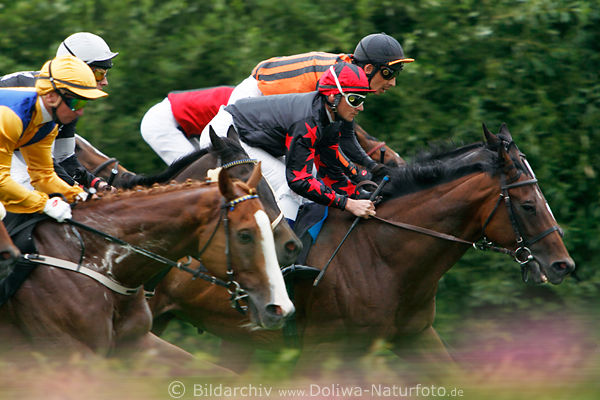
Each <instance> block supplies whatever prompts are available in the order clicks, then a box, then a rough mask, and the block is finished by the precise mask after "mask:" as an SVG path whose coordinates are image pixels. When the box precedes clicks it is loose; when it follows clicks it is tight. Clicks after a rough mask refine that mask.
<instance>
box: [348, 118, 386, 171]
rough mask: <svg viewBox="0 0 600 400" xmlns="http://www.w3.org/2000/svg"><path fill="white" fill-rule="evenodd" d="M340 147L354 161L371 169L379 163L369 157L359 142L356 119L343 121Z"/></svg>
mask: <svg viewBox="0 0 600 400" xmlns="http://www.w3.org/2000/svg"><path fill="white" fill-rule="evenodd" d="M340 148H341V150H342V152H343V153H344V154H345V155H346V156H347V157H348V158H349V159H350V160H351V161H352V162H354V163H356V164H359V165H362V166H363V167H365V168H366V169H367V170H369V171H370V170H371V169H372V168H373V167H375V165H377V163H376V162H375V160H373V159H372V158H371V157H369V156H368V155H367V153H366V152H365V150H364V149H363V148H362V147H361V145H360V144H359V143H358V139H357V138H356V133H355V132H354V121H343V122H342V131H341V136H340Z"/></svg>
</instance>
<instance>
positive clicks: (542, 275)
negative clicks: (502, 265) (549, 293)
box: [523, 260, 566, 285]
mask: <svg viewBox="0 0 600 400" xmlns="http://www.w3.org/2000/svg"><path fill="white" fill-rule="evenodd" d="M524 268H525V270H524V271H523V280H524V281H525V282H527V281H528V279H529V278H531V279H532V281H533V283H535V284H544V283H548V282H550V283H552V284H553V285H558V284H560V283H561V282H562V281H563V279H564V277H565V275H566V274H557V273H555V272H554V271H553V270H552V268H547V267H546V266H544V265H542V264H541V263H539V262H538V261H537V260H533V261H530V262H529V263H527V264H526V265H525V266H524Z"/></svg>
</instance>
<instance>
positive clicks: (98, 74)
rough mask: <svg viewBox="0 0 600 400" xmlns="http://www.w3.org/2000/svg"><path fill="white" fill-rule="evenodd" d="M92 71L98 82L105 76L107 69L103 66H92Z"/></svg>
mask: <svg viewBox="0 0 600 400" xmlns="http://www.w3.org/2000/svg"><path fill="white" fill-rule="evenodd" d="M92 71H93V72H94V78H96V82H100V81H101V80H103V79H104V78H106V75H108V70H107V69H104V68H96V67H92Z"/></svg>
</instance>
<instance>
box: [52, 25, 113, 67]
mask: <svg viewBox="0 0 600 400" xmlns="http://www.w3.org/2000/svg"><path fill="white" fill-rule="evenodd" d="M117 54H119V53H113V52H112V51H110V48H109V47H108V45H107V44H106V42H105V41H104V39H102V38H101V37H100V36H98V35H94V34H93V33H89V32H77V33H74V34H72V35H71V36H69V37H68V38H66V39H65V40H63V42H62V43H61V44H60V46H58V50H57V51H56V56H57V57H58V56H75V57H77V58H79V59H81V60H83V61H84V62H85V63H86V64H94V65H96V66H98V67H102V68H110V67H112V61H111V59H112V58H114V57H116V56H117Z"/></svg>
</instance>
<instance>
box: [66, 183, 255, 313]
mask: <svg viewBox="0 0 600 400" xmlns="http://www.w3.org/2000/svg"><path fill="white" fill-rule="evenodd" d="M256 198H258V195H256V194H249V195H245V196H241V197H238V198H236V199H233V200H231V201H228V202H224V203H223V205H222V206H221V212H220V215H219V220H218V221H217V223H216V225H215V228H214V230H213V231H212V233H211V235H210V237H209V238H208V240H207V242H206V243H205V244H204V246H203V247H202V249H201V250H200V251H198V253H197V254H196V255H195V256H194V258H195V259H196V260H197V261H198V262H199V263H200V266H199V267H198V268H197V269H191V268H189V265H190V264H191V257H190V256H187V261H186V262H175V261H172V260H170V259H168V258H166V257H163V256H161V255H159V254H156V253H153V252H151V251H149V250H147V249H144V248H143V247H140V246H136V245H134V244H131V243H128V242H126V241H124V240H121V239H119V238H117V237H114V236H112V235H109V234H108V233H105V232H102V231H99V230H97V229H95V228H92V227H91V226H88V225H85V224H83V223H81V222H78V221H74V220H72V219H68V220H66V221H67V222H68V223H69V224H71V225H73V226H75V227H78V228H82V229H85V230H87V231H89V232H92V233H95V234H97V235H99V236H102V237H104V238H105V239H107V240H109V241H111V242H113V243H117V244H119V245H121V246H123V247H127V248H129V249H131V250H133V251H134V252H136V253H138V254H141V255H143V256H145V257H148V258H150V259H153V260H155V261H158V262H160V263H162V264H165V265H167V267H166V268H165V269H164V270H162V271H161V272H159V273H158V274H156V275H155V276H153V277H152V278H151V279H150V280H149V281H148V282H146V283H145V284H144V288H145V290H146V293H147V296H152V295H153V291H154V289H155V288H156V286H157V285H158V283H159V282H160V281H161V280H162V279H163V278H164V277H165V276H166V275H167V274H168V273H169V271H170V270H171V268H173V267H175V268H178V269H180V270H182V271H185V272H187V273H190V274H192V276H193V278H194V279H196V278H200V279H203V280H205V281H207V282H210V283H212V284H215V285H218V286H222V287H224V288H226V289H227V291H228V293H229V294H230V299H229V300H230V302H231V307H232V308H235V309H236V310H238V311H239V312H241V313H243V314H244V313H245V312H246V310H247V308H248V307H247V306H243V305H241V304H240V300H242V299H243V298H245V297H247V296H248V295H247V293H246V292H245V290H244V289H242V287H241V286H240V284H239V283H238V282H237V281H236V280H235V279H234V275H235V271H234V270H233V267H232V264H231V251H230V230H229V217H228V213H229V211H233V210H234V209H235V206H236V205H238V204H239V203H241V202H243V201H246V200H251V199H256ZM221 221H223V227H224V229H225V257H226V260H227V272H226V275H227V280H222V279H219V278H217V277H216V276H214V275H211V274H210V273H209V271H208V269H207V268H206V267H205V266H204V264H202V260H201V256H202V254H203V253H204V251H206V249H207V248H208V246H209V245H210V243H211V241H212V239H213V238H214V236H215V235H216V233H217V231H218V229H219V226H220V225H221ZM79 240H80V242H81V246H82V254H83V252H84V251H85V248H84V246H83V240H82V239H81V238H79ZM80 262H81V260H80Z"/></svg>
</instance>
